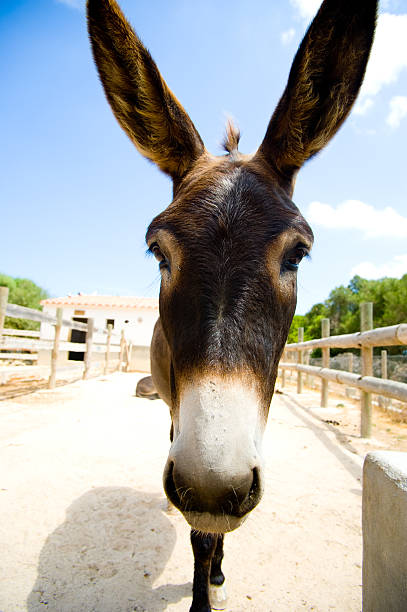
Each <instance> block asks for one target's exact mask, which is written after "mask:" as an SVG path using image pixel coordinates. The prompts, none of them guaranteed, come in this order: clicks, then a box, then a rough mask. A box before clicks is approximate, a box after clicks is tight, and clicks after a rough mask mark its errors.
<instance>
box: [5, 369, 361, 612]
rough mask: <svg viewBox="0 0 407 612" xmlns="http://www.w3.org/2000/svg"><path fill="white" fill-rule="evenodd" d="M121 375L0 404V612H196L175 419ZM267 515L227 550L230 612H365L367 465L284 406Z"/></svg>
mask: <svg viewBox="0 0 407 612" xmlns="http://www.w3.org/2000/svg"><path fill="white" fill-rule="evenodd" d="M138 378H139V376H138V375H133V374H114V375H110V376H109V377H107V378H106V379H97V380H91V381H87V382H77V383H74V384H72V385H68V386H66V387H61V388H58V389H56V390H53V391H45V390H44V391H38V392H36V393H34V394H32V395H29V396H26V397H19V398H15V399H14V400H6V401H3V402H0V466H1V467H0V551H1V553H0V611H1V612H18V611H20V610H29V611H30V612H39V611H40V610H41V611H43V610H49V611H53V612H134V611H138V612H140V611H147V612H159V611H162V610H170V611H179V612H181V611H187V610H188V609H189V605H190V593H191V580H192V554H191V551H190V547H189V530H188V526H187V524H186V523H185V521H184V519H183V518H182V517H181V515H179V514H178V513H177V512H176V511H171V512H170V513H168V512H167V511H166V501H165V498H164V494H163V491H162V486H161V474H162V469H163V466H164V463H165V459H166V454H167V451H168V447H169V436H168V434H169V418H168V412H167V408H166V406H165V405H164V404H163V403H162V402H161V401H154V402H153V401H148V400H142V399H138V398H135V397H134V396H133V394H134V390H135V387H136V382H137V380H138ZM264 448H265V455H266V460H267V464H268V468H267V472H266V493H265V496H264V499H263V501H262V502H261V504H260V507H259V508H258V509H256V510H255V511H253V513H252V514H251V516H250V518H249V519H248V520H247V522H246V523H245V524H244V525H243V526H242V527H241V528H240V529H239V530H237V531H236V532H233V533H231V534H228V535H227V537H226V543H225V553H226V556H225V562H224V570H225V574H226V577H227V588H228V593H229V607H228V610H229V612H242V611H248V612H295V611H297V610H315V611H319V612H327V611H329V610H339V611H343V612H352V611H358V610H360V609H361V588H360V584H361V528H360V510H361V482H360V479H361V465H362V457H361V456H360V455H358V454H355V453H352V452H350V451H349V450H348V449H347V448H345V446H343V445H342V444H340V443H339V441H338V439H337V436H336V433H335V431H333V430H332V427H330V426H329V425H327V424H325V423H323V422H321V420H320V419H318V418H317V417H316V416H313V415H312V414H310V413H309V411H307V410H304V409H301V408H300V407H298V406H297V405H296V404H295V403H294V402H293V401H292V400H291V399H289V398H287V397H282V396H281V395H277V396H275V399H274V400H273V405H272V410H271V419H270V420H269V426H268V429H267V432H266V436H265V441H264Z"/></svg>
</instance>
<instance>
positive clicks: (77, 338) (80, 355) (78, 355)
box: [68, 317, 88, 361]
mask: <svg viewBox="0 0 407 612" xmlns="http://www.w3.org/2000/svg"><path fill="white" fill-rule="evenodd" d="M72 320H73V321H79V323H87V322H88V319H87V318H86V317H72ZM71 342H78V343H80V344H84V343H85V342H86V332H85V331H82V330H79V329H71ZM68 359H70V360H71V361H84V359H85V353H84V352H76V351H69V353H68Z"/></svg>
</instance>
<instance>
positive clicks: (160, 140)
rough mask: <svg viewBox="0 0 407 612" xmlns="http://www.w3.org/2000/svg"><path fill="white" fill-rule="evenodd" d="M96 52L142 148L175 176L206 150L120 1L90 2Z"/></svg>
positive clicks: (111, 95)
mask: <svg viewBox="0 0 407 612" xmlns="http://www.w3.org/2000/svg"><path fill="white" fill-rule="evenodd" d="M87 7H88V29H89V36H90V40H91V44H92V50H93V56H94V58H95V62H96V66H97V68H98V71H99V75H100V79H101V81H102V84H103V87H104V89H105V93H106V97H107V99H108V101H109V103H110V106H111V107H112V110H113V113H114V114H115V116H116V119H117V120H118V122H119V123H120V125H121V126H122V128H123V129H124V131H125V132H126V133H127V135H128V136H129V137H130V138H131V140H132V141H133V142H134V144H135V145H136V147H137V148H138V150H139V151H140V152H141V153H142V154H143V155H144V156H145V157H147V158H148V159H150V160H151V161H153V162H155V163H156V164H157V165H158V166H159V168H160V169H161V170H163V171H164V172H166V173H167V174H169V175H170V176H171V177H172V178H173V179H174V180H177V179H180V178H181V177H182V176H183V175H184V174H185V173H186V172H187V171H188V169H189V168H190V167H191V165H192V163H193V162H194V161H195V160H196V159H197V158H198V157H199V156H200V155H202V153H203V152H204V150H205V148H204V145H203V142H202V140H201V138H200V136H199V134H198V132H197V130H196V128H195V126H194V124H193V123H192V121H191V119H190V118H189V117H188V115H187V113H186V111H185V110H184V109H183V107H182V106H181V104H180V103H179V102H178V100H177V99H176V97H175V96H174V94H173V93H172V92H171V91H170V89H169V88H168V87H167V85H166V83H165V81H164V79H163V78H162V77H161V74H160V72H159V70H158V68H157V66H156V64H155V62H154V61H153V59H152V58H151V55H150V54H149V52H148V51H147V49H146V48H145V47H144V46H143V44H142V42H141V41H140V39H139V38H138V36H137V35H136V34H135V32H134V31H133V29H132V28H131V26H130V24H129V23H128V22H127V20H126V19H125V17H124V15H123V13H122V12H121V10H120V8H119V6H118V4H117V2H116V1H115V0H88V3H87Z"/></svg>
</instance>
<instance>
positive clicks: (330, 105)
mask: <svg viewBox="0 0 407 612" xmlns="http://www.w3.org/2000/svg"><path fill="white" fill-rule="evenodd" d="M376 16H377V1H376V0H325V1H324V2H323V3H322V5H321V8H320V10H319V12H318V14H317V15H316V17H315V19H314V21H313V22H312V24H311V25H310V27H309V29H308V31H307V33H306V35H305V37H304V39H303V41H302V43H301V45H300V47H299V49H298V51H297V54H296V56H295V59H294V62H293V64H292V68H291V71H290V75H289V79H288V83H287V86H286V88H285V90H284V93H283V95H282V97H281V99H280V101H279V103H278V105H277V108H276V110H275V111H274V114H273V115H272V117H271V120H270V123H269V125H268V128H267V131H266V135H265V137H264V140H263V142H262V143H261V145H260V147H259V149H258V150H257V151H256V153H254V154H252V155H243V154H241V153H240V152H239V151H238V143H239V133H238V131H237V130H236V128H234V127H233V126H232V125H231V124H229V125H228V127H227V135H226V140H225V142H224V148H225V150H226V154H224V155H222V156H219V157H215V156H213V155H211V154H210V153H209V152H208V151H207V150H206V149H205V147H204V144H203V142H202V140H201V137H200V136H199V134H198V132H197V130H196V128H195V126H194V124H193V123H192V121H191V119H190V118H189V116H188V115H187V113H186V111H185V110H184V108H183V107H182V106H181V104H180V103H179V102H178V100H177V99H176V98H175V96H174V95H173V93H172V92H171V91H170V89H169V88H168V86H167V85H166V83H165V81H164V80H163V78H162V76H161V74H160V72H159V70H158V68H157V66H156V64H155V63H154V61H153V59H152V58H151V56H150V54H149V52H148V51H147V49H146V48H145V47H144V46H143V44H142V43H141V41H140V40H139V38H138V37H137V35H136V34H135V32H134V31H133V30H132V28H131V26H130V25H129V24H128V22H127V21H126V19H125V17H124V16H123V14H122V12H121V11H120V8H119V6H118V5H117V3H116V2H115V0H88V25H89V34H90V40H91V45H92V49H93V54H94V59H95V62H96V66H97V68H98V71H99V75H100V79H101V81H102V84H103V86H104V89H105V93H106V96H107V99H108V101H109V103H110V105H111V107H112V110H113V113H114V114H115V116H116V118H117V120H118V122H119V124H120V125H121V127H122V128H123V129H124V130H125V132H126V133H127V135H128V136H129V137H130V138H131V140H132V141H133V142H134V144H135V145H136V147H137V148H138V149H139V151H140V152H141V153H142V154H143V155H144V156H145V157H147V158H148V159H149V160H151V161H153V162H154V163H155V164H157V165H158V167H159V168H160V169H161V170H162V171H163V172H165V173H167V174H168V175H169V176H170V177H171V178H172V181H173V199H172V202H171V204H170V205H169V206H168V208H166V209H165V210H164V211H163V212H162V213H161V214H159V215H158V216H157V217H155V219H153V221H152V222H151V224H150V226H149V227H148V230H147V235H146V241H147V245H148V248H149V250H150V252H151V253H153V255H154V256H155V257H156V259H157V260H158V264H159V269H160V272H161V288H160V300H159V304H160V318H159V320H158V322H157V324H156V326H155V330H154V334H153V338H152V344H151V374H152V381H153V384H154V388H153V389H152V392H158V394H159V395H160V397H161V398H162V399H163V400H165V402H166V403H167V404H168V405H169V407H170V413H171V420H172V426H171V434H170V437H171V442H172V443H171V448H170V451H169V456H168V460H167V463H166V466H165V469H164V476H163V479H164V489H165V492H166V495H167V497H168V498H169V500H170V501H171V502H172V503H173V504H174V505H175V506H176V507H177V508H178V509H179V510H180V511H181V512H182V514H183V515H184V517H185V519H186V520H187V521H188V523H189V524H190V526H191V528H192V529H191V543H192V548H193V553H194V559H195V568H194V580H193V600H192V606H191V608H190V612H208V611H210V610H211V609H224V607H225V600H226V599H225V594H224V589H223V583H224V575H223V573H222V570H221V561H222V558H223V539H224V534H225V533H226V532H228V531H231V530H233V529H236V528H237V527H238V526H239V525H240V524H241V523H242V521H243V520H244V518H245V517H246V516H247V514H248V513H249V512H250V511H251V510H252V509H253V508H254V507H255V506H256V505H257V504H258V502H259V500H260V498H261V496H262V492H263V465H262V456H261V442H262V435H263V431H264V428H265V425H266V421H267V417H268V411H269V406H270V401H271V398H272V395H273V390H274V385H275V380H276V375H277V366H278V362H279V359H280V357H281V353H282V351H283V347H284V344H285V342H286V339H287V335H288V331H289V327H290V324H291V321H292V317H293V314H294V310H295V306H296V282H297V279H296V277H297V269H298V266H299V264H300V262H301V260H302V259H303V257H305V256H306V255H307V254H308V253H309V251H310V249H311V246H312V243H313V234H312V230H311V228H310V226H309V225H308V223H307V222H306V220H305V219H304V217H303V216H302V215H301V213H300V211H299V209H298V208H297V206H296V205H295V204H294V203H293V201H292V196H293V190H294V183H295V178H296V175H297V172H298V170H299V169H300V168H301V166H302V165H303V164H304V163H305V162H306V161H307V160H308V159H309V158H311V157H312V156H313V155H315V154H316V153H318V151H320V150H321V149H322V148H323V147H324V146H325V145H326V144H327V143H328V141H329V140H330V139H331V138H332V136H333V135H334V134H335V133H336V131H337V130H338V128H339V127H340V126H341V124H342V123H343V121H344V120H345V118H346V117H347V115H348V114H349V112H350V110H351V107H352V105H353V103H354V101H355V99H356V96H357V93H358V91H359V88H360V85H361V83H362V80H363V76H364V72H365V69H366V64H367V60H368V57H369V53H370V48H371V44H372V40H373V35H374V29H375V23H376ZM211 601H212V606H213V607H212V608H211V603H210V602H211Z"/></svg>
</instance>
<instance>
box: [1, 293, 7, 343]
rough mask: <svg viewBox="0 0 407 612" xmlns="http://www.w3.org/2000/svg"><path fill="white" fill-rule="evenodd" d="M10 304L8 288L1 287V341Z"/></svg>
mask: <svg viewBox="0 0 407 612" xmlns="http://www.w3.org/2000/svg"><path fill="white" fill-rule="evenodd" d="M7 302H8V287H0V339H1V337H2V335H3V329H4V319H5V318H6V308H7Z"/></svg>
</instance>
